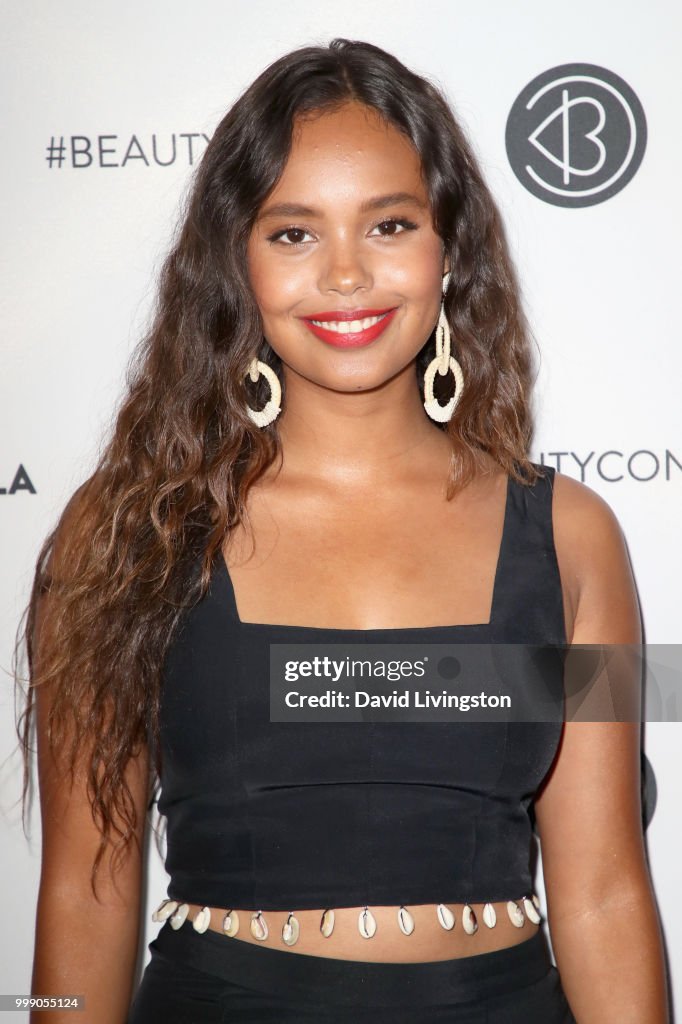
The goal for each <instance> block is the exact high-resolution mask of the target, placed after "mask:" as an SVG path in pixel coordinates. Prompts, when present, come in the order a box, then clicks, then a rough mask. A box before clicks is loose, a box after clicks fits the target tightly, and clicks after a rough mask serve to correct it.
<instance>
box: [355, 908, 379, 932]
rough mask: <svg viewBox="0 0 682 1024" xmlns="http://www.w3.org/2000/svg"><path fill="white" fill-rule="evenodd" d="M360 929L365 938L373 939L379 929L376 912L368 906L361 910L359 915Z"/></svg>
mask: <svg viewBox="0 0 682 1024" xmlns="http://www.w3.org/2000/svg"><path fill="white" fill-rule="evenodd" d="M358 930H359V932H360V934H361V935H362V936H363V938H365V939H371V938H372V936H373V935H374V933H375V932H376V930H377V923H376V921H375V920H374V914H373V913H372V911H371V910H369V909H368V908H367V907H365V909H364V910H361V911H360V915H359V917H358Z"/></svg>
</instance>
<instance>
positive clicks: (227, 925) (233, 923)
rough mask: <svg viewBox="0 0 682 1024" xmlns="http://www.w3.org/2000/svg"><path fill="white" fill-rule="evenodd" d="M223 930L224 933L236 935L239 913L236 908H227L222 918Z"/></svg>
mask: <svg viewBox="0 0 682 1024" xmlns="http://www.w3.org/2000/svg"><path fill="white" fill-rule="evenodd" d="M223 931H224V932H225V934H226V935H236V934H237V932H238V931H239V914H238V913H237V911H236V910H228V912H227V914H225V917H224V918H223Z"/></svg>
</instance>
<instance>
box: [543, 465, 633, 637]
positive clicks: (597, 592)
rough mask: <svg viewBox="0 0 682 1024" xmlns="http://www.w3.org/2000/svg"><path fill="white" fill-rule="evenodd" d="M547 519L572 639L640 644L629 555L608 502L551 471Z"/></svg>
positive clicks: (562, 475)
mask: <svg viewBox="0 0 682 1024" xmlns="http://www.w3.org/2000/svg"><path fill="white" fill-rule="evenodd" d="M552 521H553V530H554V544H555V548H556V553H557V561H558V563H559V571H560V574H561V578H562V585H563V586H564V590H565V594H566V595H567V598H568V601H569V603H570V606H571V611H572V619H573V627H574V628H573V639H574V642H576V643H636V642H639V633H638V629H639V612H638V605H637V597H636V592H635V582H634V577H633V573H632V566H631V562H630V556H629V553H628V547H627V543H626V539H625V536H624V533H623V530H622V528H621V525H620V522H619V520H618V517H617V515H616V513H615V512H614V510H613V508H612V507H611V505H610V504H609V503H608V502H607V501H606V500H605V499H604V498H603V497H602V496H601V495H600V494H597V492H596V491H594V490H592V488H591V487H588V486H587V484H584V483H581V482H580V481H579V480H575V479H573V478H572V477H570V476H567V475H565V474H562V473H555V474H554V497H553V505H552Z"/></svg>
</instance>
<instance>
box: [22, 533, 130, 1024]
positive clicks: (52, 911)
mask: <svg viewBox="0 0 682 1024" xmlns="http://www.w3.org/2000/svg"><path fill="white" fill-rule="evenodd" d="M67 523H68V518H67V517H65V519H64V520H63V523H62V527H64V528H66V524H67ZM62 527H60V531H61V529H62ZM58 536H59V535H58ZM58 556H59V544H58V542H57V543H55V547H54V549H53V553H52V556H51V558H50V562H51V563H53V562H54V560H55V559H56V560H57V563H58V560H59V558H58ZM48 568H49V567H48ZM49 599H50V598H49V592H46V593H45V594H43V595H42V596H41V598H40V602H39V606H38V609H37V611H36V625H35V630H34V664H36V665H37V666H39V664H40V651H41V643H44V642H45V641H46V638H47V636H48V635H49V630H50V624H49V604H48V602H49ZM49 686H50V684H47V686H46V687H45V686H37V687H36V690H35V714H36V730H37V743H38V778H39V790H40V809H41V822H42V861H41V874H40V887H39V893H38V906H37V914H36V934H35V950H34V960H33V977H32V983H31V992H32V994H33V995H36V996H38V995H40V996H47V995H51V996H73V995H79V996H84V997H85V1013H84V1014H83V1016H81V1017H78V1019H79V1020H81V1021H83V1024H85V1022H88V1024H125V1021H126V1018H127V1015H128V1010H129V1006H130V1002H131V997H132V987H133V982H134V976H135V967H136V962H137V950H138V937H139V928H140V911H141V886H142V863H141V859H142V857H141V853H140V851H141V850H143V849H144V831H145V826H146V813H147V804H148V750H147V748H146V746H145V747H143V748H142V749H141V751H140V753H139V754H138V755H137V756H135V757H134V758H132V759H131V760H130V761H129V763H128V766H127V769H126V777H127V781H128V785H129V787H130V792H131V794H132V796H133V799H134V802H135V810H136V814H137V823H138V827H137V830H136V831H137V843H135V842H131V843H130V845H129V847H128V851H127V854H126V858H125V860H124V861H123V860H122V858H119V861H118V862H117V865H116V872H115V875H114V877H113V879H112V877H111V872H110V870H109V869H110V864H109V857H110V851H111V846H108V847H107V852H106V853H105V855H104V857H103V859H102V861H101V864H100V870H99V871H98V875H97V895H98V897H99V899H98V900H96V899H95V897H94V895H93V892H92V889H91V887H90V872H91V868H92V864H93V860H94V857H95V854H96V851H97V849H98V846H99V843H100V839H101V835H100V832H99V830H98V829H97V826H96V824H95V822H94V820H93V816H92V811H91V805H90V801H89V799H88V796H87V792H86V772H87V768H86V766H87V763H88V757H87V752H84V753H83V754H82V755H81V758H80V760H79V762H78V765H77V771H76V774H75V776H74V780H73V782H72V781H71V779H70V778H69V777H68V776H67V774H66V772H65V771H64V767H63V765H62V764H60V763H59V762H58V759H56V758H55V756H53V753H52V752H51V751H50V750H49V747H48V743H47V734H46V723H47V715H48V711H49V708H50V703H51V695H50V690H49ZM48 1012H49V1020H50V1024H73V1022H74V1020H75V1019H76V1018H75V1017H74V1011H73V1010H68V1009H66V1010H50V1011H48ZM44 1017H45V1012H44V1011H35V1012H34V1013H32V1014H31V1017H30V1021H31V1024H40V1022H42V1021H43V1019H44Z"/></svg>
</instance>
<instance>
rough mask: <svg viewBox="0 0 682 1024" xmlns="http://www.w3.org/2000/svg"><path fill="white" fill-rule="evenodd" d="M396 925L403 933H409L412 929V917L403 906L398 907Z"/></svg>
mask: <svg viewBox="0 0 682 1024" xmlns="http://www.w3.org/2000/svg"><path fill="white" fill-rule="evenodd" d="M398 926H399V928H400V930H401V932H402V933H403V935H411V934H412V932H413V931H414V918H413V917H412V914H411V913H410V912H409V910H406V909H405V907H400V909H399V911H398Z"/></svg>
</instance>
